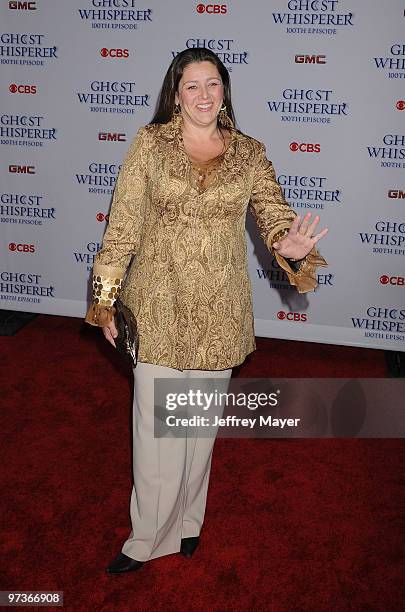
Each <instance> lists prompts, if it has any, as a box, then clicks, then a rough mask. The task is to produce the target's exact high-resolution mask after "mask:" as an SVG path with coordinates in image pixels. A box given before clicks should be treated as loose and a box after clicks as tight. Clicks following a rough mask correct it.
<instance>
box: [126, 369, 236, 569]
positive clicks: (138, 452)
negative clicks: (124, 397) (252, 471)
mask: <svg viewBox="0 0 405 612" xmlns="http://www.w3.org/2000/svg"><path fill="white" fill-rule="evenodd" d="M133 372H134V401H133V487H132V493H131V501H130V515H131V525H132V531H131V533H130V535H129V537H128V539H127V540H126V542H125V543H124V545H123V547H122V552H123V553H125V554H126V555H127V556H128V557H131V558H132V559H137V560H138V561H148V560H149V559H154V558H156V557H161V556H163V555H170V554H172V553H176V552H179V551H180V545H181V539H182V538H188V537H193V536H198V535H199V534H200V530H201V527H202V524H203V520H204V514H205V506H206V499H207V491H208V481H209V476H210V469H211V459H212V451H213V447H214V442H215V432H214V433H213V434H212V436H211V437H199V436H198V434H197V435H195V434H194V435H190V436H188V437H183V438H180V437H162V438H159V437H156V438H155V437H154V380H155V378H175V377H177V378H181V379H183V380H184V381H185V382H184V384H185V385H187V382H186V381H187V379H189V378H201V379H202V380H201V386H200V381H199V382H198V388H199V389H200V388H201V389H202V390H209V389H210V386H211V389H212V385H215V380H216V381H217V383H216V384H220V388H221V391H222V392H226V391H227V388H228V384H229V380H230V378H231V375H232V368H231V369H228V370H208V371H206V370H184V371H181V370H176V369H174V368H169V367H165V366H160V365H153V364H150V363H139V362H138V365H137V367H136V368H135V369H134V370H133ZM218 379H225V380H223V381H221V382H220V383H219V381H218ZM160 384H161V383H160ZM163 384H164V383H163ZM222 408H223V407H222ZM201 414H202V412H201Z"/></svg>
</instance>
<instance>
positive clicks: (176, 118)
mask: <svg viewBox="0 0 405 612" xmlns="http://www.w3.org/2000/svg"><path fill="white" fill-rule="evenodd" d="M181 121H182V116H181V108H180V104H175V105H174V108H173V117H172V125H173V128H174V129H175V130H178V129H179V128H180V124H181Z"/></svg>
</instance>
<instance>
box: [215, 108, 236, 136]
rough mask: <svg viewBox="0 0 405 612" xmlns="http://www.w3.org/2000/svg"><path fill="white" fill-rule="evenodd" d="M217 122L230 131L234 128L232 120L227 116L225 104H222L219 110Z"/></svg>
mask: <svg viewBox="0 0 405 612" xmlns="http://www.w3.org/2000/svg"><path fill="white" fill-rule="evenodd" d="M218 121H219V123H220V124H221V125H222V127H224V128H228V129H230V130H232V129H233V128H234V127H235V126H234V124H233V121H232V119H231V118H230V117H229V115H228V112H227V109H226V104H225V103H223V104H222V106H221V108H220V109H219V113H218Z"/></svg>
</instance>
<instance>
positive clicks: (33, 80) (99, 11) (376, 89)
mask: <svg viewBox="0 0 405 612" xmlns="http://www.w3.org/2000/svg"><path fill="white" fill-rule="evenodd" d="M0 20H1V21H0V24H1V25H0V70H1V83H2V85H1V90H0V96H1V100H0V102H1V111H0V113H1V115H0V144H1V147H0V151H1V168H0V180H1V188H0V198H1V202H0V227H1V247H0V248H1V264H0V298H1V302H0V308H3V309H9V310H23V311H31V312H39V313H50V314H57V315H69V316H73V317H83V316H84V314H85V311H86V307H87V303H88V300H89V297H90V282H89V280H90V271H91V267H92V263H93V259H94V256H95V254H96V252H97V250H98V249H99V248H100V246H101V241H102V236H103V233H104V230H105V227H106V224H107V223H108V211H109V207H110V204H111V197H112V194H113V190H114V184H115V181H116V179H117V174H118V172H119V169H120V164H121V163H122V160H123V158H124V155H125V153H126V150H127V148H128V146H129V143H130V141H131V140H132V138H133V136H134V135H135V133H136V131H137V129H138V128H139V127H140V126H141V125H145V124H146V123H148V122H149V121H150V119H151V117H152V114H153V109H154V107H155V103H156V98H157V95H158V92H159V89H160V87H161V83H162V80H163V77H164V74H165V72H166V70H167V68H168V66H169V63H170V62H171V60H172V58H173V57H174V56H175V55H176V54H177V53H178V52H179V51H181V50H182V49H185V48H187V47H202V46H205V47H208V48H210V49H212V50H213V51H214V52H215V53H217V54H218V56H219V57H220V58H221V60H222V61H223V62H224V63H225V65H226V67H227V68H228V70H229V72H230V74H231V80H232V92H233V100H234V106H235V111H236V115H237V121H238V127H239V128H240V129H241V130H242V131H243V132H245V133H247V134H250V135H251V136H254V137H255V138H257V139H258V140H260V141H262V142H264V143H265V144H266V148H267V155H268V157H269V159H271V160H272V162H273V165H274V167H275V170H276V174H277V178H278V180H279V182H280V184H281V186H282V188H283V190H284V193H285V197H286V199H287V201H288V202H289V203H290V205H291V206H292V207H293V209H294V210H295V211H296V212H297V213H298V214H300V215H304V214H305V213H307V212H308V211H310V212H312V213H313V214H314V215H315V214H319V215H320V216H321V223H320V225H319V228H323V227H329V234H328V236H327V237H326V238H324V239H323V240H322V241H321V242H320V243H319V249H320V251H321V253H322V254H323V255H324V257H325V258H326V259H327V261H328V263H329V266H328V268H320V269H319V286H318V288H317V290H316V291H315V292H313V293H310V294H304V295H300V294H298V293H297V292H296V290H295V289H294V288H292V287H290V286H289V284H288V280H287V278H286V276H285V274H284V272H283V271H282V270H281V269H280V268H279V267H278V265H277V262H276V261H275V259H273V257H272V256H271V254H270V253H269V252H268V251H267V250H266V248H265V246H264V244H263V242H262V241H261V239H260V237H259V234H258V230H257V227H256V225H255V222H254V220H253V217H252V216H251V215H250V213H249V215H248V217H247V224H246V229H247V243H248V252H249V272H250V276H251V282H252V290H253V296H254V308H255V328H256V334H257V335H260V336H268V337H278V338H291V339H296V340H309V341H314V342H327V343H334V344H348V345H359V346H368V347H375V348H385V349H392V350H399V351H403V350H404V349H405V300H404V293H405V267H404V261H405V257H404V255H405V214H404V213H405V180H404V179H405V172H404V170H405V126H404V120H405V80H404V78H405V37H404V28H405V3H404V2H403V1H399V0H390V1H388V2H381V0H367V2H366V1H365V0H249V1H248V0H229V1H228V2H224V3H221V4H211V3H208V2H193V1H192V0H172V1H171V2H167V1H165V0H69V1H68V2H67V1H63V0H36V1H32V2H17V1H5V0H1V2H0Z"/></svg>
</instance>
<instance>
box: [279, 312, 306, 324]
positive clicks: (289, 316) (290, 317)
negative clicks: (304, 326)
mask: <svg viewBox="0 0 405 612" xmlns="http://www.w3.org/2000/svg"><path fill="white" fill-rule="evenodd" d="M277 319H279V320H280V321H300V322H305V321H306V320H307V313H306V312H284V310H280V311H279V312H278V313H277Z"/></svg>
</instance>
